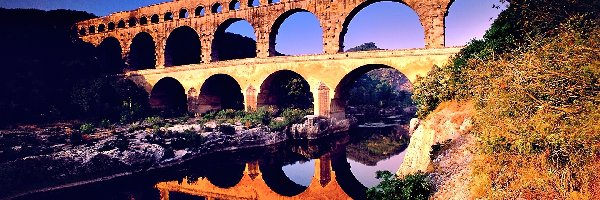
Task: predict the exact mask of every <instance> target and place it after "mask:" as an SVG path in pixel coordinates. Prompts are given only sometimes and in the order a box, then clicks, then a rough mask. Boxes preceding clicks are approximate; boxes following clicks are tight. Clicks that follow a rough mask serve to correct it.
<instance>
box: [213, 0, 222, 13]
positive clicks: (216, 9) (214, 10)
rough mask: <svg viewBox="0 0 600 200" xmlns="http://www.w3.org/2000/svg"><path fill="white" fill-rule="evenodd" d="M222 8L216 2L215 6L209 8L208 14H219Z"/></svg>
mask: <svg viewBox="0 0 600 200" xmlns="http://www.w3.org/2000/svg"><path fill="white" fill-rule="evenodd" d="M222 9H223V6H222V5H221V3H219V2H217V3H215V4H213V5H212V7H211V8H210V13H221V12H222V11H223V10H222Z"/></svg>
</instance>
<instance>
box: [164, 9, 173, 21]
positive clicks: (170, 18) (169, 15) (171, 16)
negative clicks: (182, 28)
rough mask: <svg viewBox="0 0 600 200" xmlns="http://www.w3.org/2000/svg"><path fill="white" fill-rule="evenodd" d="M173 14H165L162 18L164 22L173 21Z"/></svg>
mask: <svg viewBox="0 0 600 200" xmlns="http://www.w3.org/2000/svg"><path fill="white" fill-rule="evenodd" d="M173 18H174V17H173V13H172V12H170V11H169V12H166V13H165V16H164V18H163V20H164V21H173Z"/></svg>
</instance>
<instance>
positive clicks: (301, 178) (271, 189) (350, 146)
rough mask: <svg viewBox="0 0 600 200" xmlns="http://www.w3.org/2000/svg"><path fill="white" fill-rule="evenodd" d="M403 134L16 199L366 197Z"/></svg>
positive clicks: (233, 155) (268, 151)
mask: <svg viewBox="0 0 600 200" xmlns="http://www.w3.org/2000/svg"><path fill="white" fill-rule="evenodd" d="M405 135H406V126H397V127H387V128H372V127H371V128H354V129H352V130H350V131H349V132H346V133H340V134H337V135H335V136H330V137H328V138H324V139H320V140H315V141H289V142H286V143H282V144H277V145H272V146H266V147H259V148H252V149H244V150H237V151H229V152H217V153H213V154H209V155H205V156H202V157H198V158H195V159H192V160H190V161H189V162H186V163H184V164H181V165H178V166H175V167H169V168H163V169H156V170H151V171H145V172H139V173H135V174H134V175H130V176H124V177H119V178H115V179H111V180H107V181H103V182H97V183H91V184H85V185H81V186H76V187H72V188H67V189H61V190H54V191H49V192H43V193H36V194H30V195H27V196H23V197H20V198H19V199H40V200H42V199H43V200H47V199H93V200H95V199H102V200H106V199H135V200H139V199H148V200H156V199H164V200H166V199H171V200H177V199H306V198H308V199H314V198H330V199H332V198H333V199H364V198H365V197H366V190H367V188H369V187H373V186H376V185H377V184H378V183H379V180H378V179H376V177H375V176H376V171H378V170H387V171H392V172H395V171H396V170H397V169H398V167H399V166H400V164H401V163H402V161H403V159H404V150H405V149H406V146H407V144H408V140H407V139H406V137H405Z"/></svg>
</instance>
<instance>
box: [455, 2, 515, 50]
mask: <svg viewBox="0 0 600 200" xmlns="http://www.w3.org/2000/svg"><path fill="white" fill-rule="evenodd" d="M499 3H500V2H498V1H495V0H457V1H454V0H453V1H450V2H449V4H448V7H449V8H448V10H447V11H446V13H445V19H444V20H445V33H446V37H445V42H444V43H445V46H447V47H452V46H463V45H466V44H467V43H469V42H470V41H471V40H473V39H482V38H483V36H484V35H485V32H486V31H487V30H488V29H489V28H490V27H491V25H492V23H493V22H494V20H495V19H496V18H497V17H498V15H499V14H500V12H502V11H503V10H505V9H506V8H507V6H508V3H507V2H505V3H500V5H498V4H499Z"/></svg>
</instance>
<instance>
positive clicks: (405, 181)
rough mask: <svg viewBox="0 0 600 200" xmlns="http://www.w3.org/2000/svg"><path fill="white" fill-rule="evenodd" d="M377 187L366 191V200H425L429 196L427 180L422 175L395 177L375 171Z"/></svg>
mask: <svg viewBox="0 0 600 200" xmlns="http://www.w3.org/2000/svg"><path fill="white" fill-rule="evenodd" d="M377 179H381V183H379V185H377V186H375V187H373V188H369V189H368V190H367V199H374V200H383V199H386V200H388V199H389V200H409V199H410V200H426V199H429V195H430V194H431V185H430V183H429V182H430V181H429V178H428V177H427V175H426V174H424V173H421V172H419V173H416V174H410V175H407V176H405V177H402V178H401V177H397V176H396V175H395V174H392V173H391V172H389V171H377Z"/></svg>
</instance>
